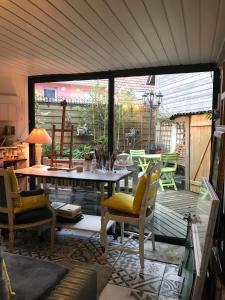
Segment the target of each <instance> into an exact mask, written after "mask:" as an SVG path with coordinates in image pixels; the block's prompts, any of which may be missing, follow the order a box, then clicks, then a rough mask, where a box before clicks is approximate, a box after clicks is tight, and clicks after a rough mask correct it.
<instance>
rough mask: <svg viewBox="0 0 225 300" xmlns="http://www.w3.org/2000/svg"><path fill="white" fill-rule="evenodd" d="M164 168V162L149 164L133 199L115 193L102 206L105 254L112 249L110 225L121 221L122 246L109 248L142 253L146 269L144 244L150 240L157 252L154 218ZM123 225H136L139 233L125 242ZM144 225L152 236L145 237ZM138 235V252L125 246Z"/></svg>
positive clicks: (141, 256) (123, 194) (102, 232)
mask: <svg viewBox="0 0 225 300" xmlns="http://www.w3.org/2000/svg"><path fill="white" fill-rule="evenodd" d="M161 168H162V162H157V163H155V164H154V165H153V166H152V165H150V164H149V166H148V168H147V170H146V173H144V174H143V175H142V176H141V177H140V178H139V182H138V185H137V189H136V193H135V195H134V196H132V195H128V194H125V193H115V194H114V195H112V196H111V197H110V198H108V199H106V200H103V201H102V203H101V205H102V220H101V221H102V222H101V246H102V250H103V252H104V253H105V254H106V253H107V250H108V248H109V247H108V243H107V233H106V228H107V223H108V222H109V221H110V220H112V221H115V222H120V223H121V244H120V245H114V246H110V249H115V250H121V251H122V252H124V251H125V252H131V253H137V254H139V256H140V265H141V268H142V269H143V268H144V242H145V241H147V240H148V239H149V238H150V237H151V240H152V247H153V250H155V237H154V228H153V217H154V209H155V199H156V194H157V189H158V185H159V178H160V172H161ZM124 223H128V224H133V225H137V226H138V230H139V233H133V232H132V233H131V232H129V234H130V236H129V237H128V239H127V240H126V241H124ZM145 223H148V224H149V227H148V228H150V233H149V234H147V235H146V236H145V233H144V229H145ZM135 236H138V237H139V249H132V248H129V247H126V245H127V243H128V242H129V241H130V240H131V239H132V238H133V237H135Z"/></svg>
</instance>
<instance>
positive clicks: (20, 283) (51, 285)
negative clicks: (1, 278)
mask: <svg viewBox="0 0 225 300" xmlns="http://www.w3.org/2000/svg"><path fill="white" fill-rule="evenodd" d="M2 257H3V258H4V260H5V263H6V266H7V270H8V274H9V277H10V281H11V286H12V290H13V291H14V292H15V293H16V296H14V297H13V298H12V299H13V300H44V299H49V300H81V299H82V300H92V299H93V300H96V299H97V274H96V272H95V271H94V270H91V269H89V268H88V267H86V266H85V265H77V267H75V268H74V269H73V270H68V269H67V268H65V267H63V266H61V265H58V264H56V263H52V262H49V261H43V260H38V259H35V258H31V257H25V256H22V255H16V254H9V253H5V252H3V253H2ZM0 298H1V296H0ZM1 299H2V298H1Z"/></svg>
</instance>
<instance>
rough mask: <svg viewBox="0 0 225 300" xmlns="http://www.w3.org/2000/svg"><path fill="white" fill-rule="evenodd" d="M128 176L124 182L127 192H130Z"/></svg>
mask: <svg viewBox="0 0 225 300" xmlns="http://www.w3.org/2000/svg"><path fill="white" fill-rule="evenodd" d="M128 182H129V181H128V176H127V177H126V178H125V179H124V183H125V187H124V188H125V192H126V193H128V192H129V186H128V185H129V184H128Z"/></svg>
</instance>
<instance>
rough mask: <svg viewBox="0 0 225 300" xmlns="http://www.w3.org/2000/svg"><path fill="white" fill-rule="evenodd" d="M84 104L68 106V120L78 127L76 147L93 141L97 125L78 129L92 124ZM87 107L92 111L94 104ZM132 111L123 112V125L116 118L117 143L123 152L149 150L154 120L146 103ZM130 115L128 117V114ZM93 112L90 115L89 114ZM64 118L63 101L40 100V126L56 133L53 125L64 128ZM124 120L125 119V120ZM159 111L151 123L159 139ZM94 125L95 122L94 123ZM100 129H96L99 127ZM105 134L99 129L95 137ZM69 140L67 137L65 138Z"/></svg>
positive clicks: (153, 139)
mask: <svg viewBox="0 0 225 300" xmlns="http://www.w3.org/2000/svg"><path fill="white" fill-rule="evenodd" d="M82 107H83V105H82V104H76V105H75V104H74V105H68V106H67V110H66V112H67V118H66V123H67V124H68V125H70V124H73V125H74V127H75V132H74V135H75V136H74V148H77V147H79V146H80V145H84V144H91V143H92V142H93V141H94V135H93V127H92V128H90V131H89V134H83V135H78V134H77V128H79V126H83V125H84V123H87V124H90V119H89V118H88V119H86V120H85V118H84V116H83V113H82V110H83V108H82ZM85 109H86V110H88V109H90V110H91V104H88V105H87V104H86V105H85ZM128 110H129V111H122V113H121V115H122V117H123V119H122V121H121V122H120V124H119V129H118V125H117V124H118V120H115V128H114V140H115V146H118V149H119V151H125V152H129V150H130V149H132V148H135V149H146V150H147V145H148V141H149V122H150V112H149V109H148V108H147V107H145V106H144V105H142V106H139V109H138V111H133V110H132V106H130V107H129V108H128ZM128 114H129V117H126V118H124V115H128ZM89 115H90V114H89ZM61 118H62V108H61V106H60V104H59V103H51V102H50V101H46V102H43V101H41V102H38V109H37V111H36V122H37V123H39V124H38V125H39V126H41V127H44V128H45V129H46V130H47V131H48V132H49V134H50V135H51V132H52V125H53V124H55V125H56V128H60V127H61ZM123 120H124V121H123ZM155 120H156V111H153V113H152V123H151V141H155V122H156V121H155ZM105 123H106V128H105V132H106V134H105V135H106V136H107V135H108V134H107V120H106V122H105ZM92 126H93V125H92ZM132 128H135V129H136V131H137V132H136V136H135V138H133V137H132V135H131V134H130V133H131V129H132ZM95 129H96V128H95ZM101 135H103V129H102V128H101V129H100V128H97V129H96V132H95V138H99V136H101ZM65 142H67V139H66V138H65Z"/></svg>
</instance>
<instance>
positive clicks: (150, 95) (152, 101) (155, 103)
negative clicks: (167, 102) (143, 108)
mask: <svg viewBox="0 0 225 300" xmlns="http://www.w3.org/2000/svg"><path fill="white" fill-rule="evenodd" d="M162 98H163V94H162V93H161V92H160V91H159V92H158V93H154V92H153V91H152V90H151V91H150V92H145V93H144V94H143V95H142V100H143V102H144V103H145V104H147V103H148V104H149V105H150V108H157V107H159V106H160V105H161V103H162Z"/></svg>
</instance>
